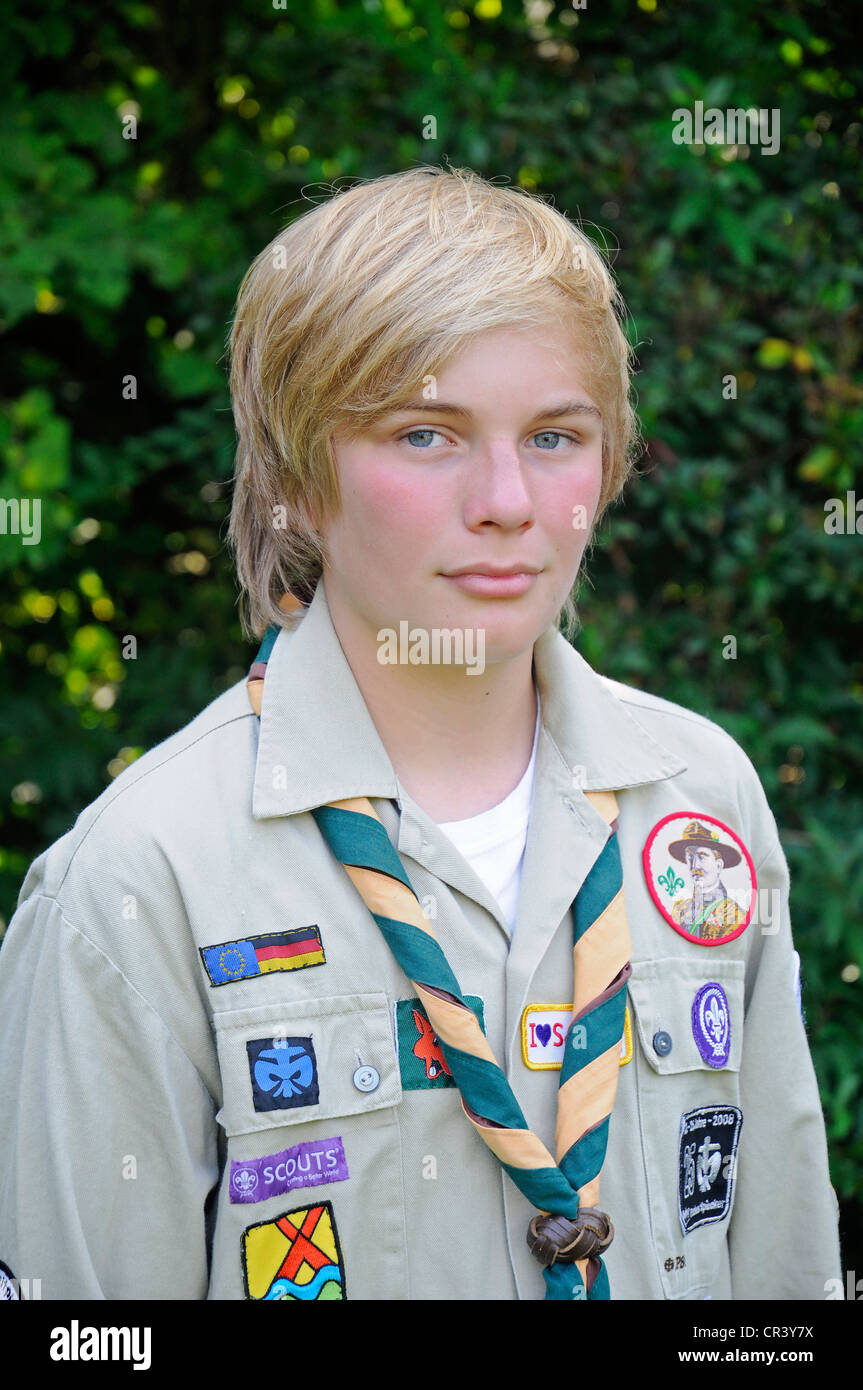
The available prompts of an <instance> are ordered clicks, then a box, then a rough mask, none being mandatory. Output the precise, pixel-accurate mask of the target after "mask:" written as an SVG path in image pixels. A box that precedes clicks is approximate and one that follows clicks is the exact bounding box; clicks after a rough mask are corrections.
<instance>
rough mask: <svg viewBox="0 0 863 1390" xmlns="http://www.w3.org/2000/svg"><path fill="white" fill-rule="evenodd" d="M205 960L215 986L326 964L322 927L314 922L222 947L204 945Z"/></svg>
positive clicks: (202, 951) (250, 937) (225, 943)
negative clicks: (293, 929)
mask: <svg viewBox="0 0 863 1390" xmlns="http://www.w3.org/2000/svg"><path fill="white" fill-rule="evenodd" d="M201 959H202V960H203V962H204V969H205V970H206V972H207V974H208V975H209V977H210V984H211V985H230V984H233V983H234V981H235V980H250V979H251V978H252V977H253V976H254V975H269V974H270V973H271V972H272V971H274V970H304V969H305V968H306V966H309V965H324V964H325V963H326V956H325V955H324V947H323V942H322V941H321V933H320V929H319V928H318V927H317V926H315V925H314V924H313V925H312V926H310V927H299V928H297V929H296V930H295V931H279V932H268V933H267V934H266V935H265V936H245V937H242V938H241V939H240V940H239V941H222V942H221V943H220V944H219V945H218V946H202V947H201Z"/></svg>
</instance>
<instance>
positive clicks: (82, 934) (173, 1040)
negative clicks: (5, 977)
mask: <svg viewBox="0 0 863 1390" xmlns="http://www.w3.org/2000/svg"><path fill="white" fill-rule="evenodd" d="M36 898H44V899H46V901H47V902H49V903H53V904H54V905H55V906H56V907H57V908H58V909H59V912H60V920H61V921H62V922H63V923H64V925H65V926H67V927H68V928H69V931H71V932H74V933H75V935H76V936H79V937H80V938H81V940H82V941H86V943H87V945H88V946H91V947H92V948H93V950H94V951H96V952H98V954H99V955H100V956H101V957H102V959H103V960H105V961H107V963H108V965H109V966H110V967H111V969H112V970H113V971H114V973H115V974H116V975H118V976H119V978H120V979H121V980H122V981H123V983H124V985H127V986H128V988H129V990H130V991H131V992H132V994H134V995H135V997H136V998H137V999H140V1001H141V1003H142V1004H143V1005H144V1006H145V1008H147V1009H148V1010H149V1012H150V1013H152V1014H153V1015H154V1016H155V1017H156V1018H157V1019H158V1020H159V1024H160V1026H161V1027H162V1028H163V1029H164V1031H165V1033H166V1034H167V1036H168V1038H169V1039H170V1041H171V1043H172V1044H173V1046H174V1047H175V1048H176V1049H177V1051H178V1052H179V1053H180V1055H181V1056H182V1057H183V1058H184V1060H185V1061H186V1062H188V1064H189V1066H190V1067H191V1068H192V1071H193V1072H194V1073H195V1075H196V1077H197V1078H198V1081H199V1082H200V1084H201V1088H202V1090H203V1091H204V1093H205V1095H206V1096H207V1098H208V1100H210V1101H211V1102H212V1100H213V1096H212V1095H211V1093H210V1091H209V1089H208V1087H207V1085H206V1084H205V1082H204V1078H203V1077H202V1076H201V1073H200V1071H199V1069H198V1068H197V1067H196V1065H195V1063H194V1062H193V1061H192V1059H191V1057H190V1056H189V1054H188V1052H187V1051H186V1049H185V1048H184V1047H183V1046H182V1045H181V1043H180V1042H179V1040H178V1039H177V1038H176V1037H175V1035H174V1034H173V1033H172V1031H171V1029H170V1028H169V1027H168V1025H167V1023H166V1022H165V1020H164V1019H163V1017H162V1015H161V1014H160V1013H159V1011H158V1009H157V1008H156V1007H155V1005H153V1004H151V1002H150V1000H149V999H148V998H147V997H146V995H144V994H142V993H141V991H140V990H139V989H138V987H137V986H136V985H133V984H132V981H131V980H130V979H129V977H128V975H126V974H124V972H123V971H122V970H121V969H120V967H119V965H118V964H117V963H116V961H114V960H112V959H111V957H110V956H109V955H108V952H107V951H105V950H103V948H102V947H101V946H99V945H97V944H96V942H95V941H93V940H92V939H91V937H89V936H88V935H87V933H86V932H85V931H82V930H81V928H80V927H77V926H76V925H75V923H74V922H73V921H72V920H71V918H70V917H68V916H67V915H66V909H65V908H64V906H63V904H62V903H61V902H60V899H59V898H57V897H55V896H54V894H53V893H41V892H40V893H31V894H30V896H29V897H28V898H27V900H26V901H27V902H32V901H34V900H35V899H36Z"/></svg>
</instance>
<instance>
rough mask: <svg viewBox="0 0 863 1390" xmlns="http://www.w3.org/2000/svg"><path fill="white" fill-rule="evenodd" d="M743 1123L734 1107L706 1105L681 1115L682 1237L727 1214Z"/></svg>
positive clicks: (680, 1183)
mask: <svg viewBox="0 0 863 1390" xmlns="http://www.w3.org/2000/svg"><path fill="white" fill-rule="evenodd" d="M742 1124H743V1111H742V1110H741V1109H740V1108H739V1107H738V1106H736V1105H709V1106H704V1107H703V1108H702V1109H700V1110H689V1111H688V1112H687V1113H686V1114H685V1115H681V1117H680V1162H679V1173H678V1210H679V1214H680V1225H681V1227H682V1229H683V1234H684V1235H688V1234H689V1232H690V1231H694V1230H695V1228H696V1226H706V1225H707V1224H708V1222H710V1221H722V1220H724V1218H725V1217H726V1216H727V1215H728V1213H729V1211H730V1209H731V1196H732V1192H733V1190H734V1178H735V1169H736V1167H737V1145H738V1143H739V1142H740V1127H741V1125H742Z"/></svg>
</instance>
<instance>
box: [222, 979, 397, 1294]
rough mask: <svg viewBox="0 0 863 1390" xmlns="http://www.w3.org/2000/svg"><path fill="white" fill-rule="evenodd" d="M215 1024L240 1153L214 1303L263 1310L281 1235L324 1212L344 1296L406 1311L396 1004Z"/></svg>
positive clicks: (234, 1148) (279, 1011) (313, 1003)
mask: <svg viewBox="0 0 863 1390" xmlns="http://www.w3.org/2000/svg"><path fill="white" fill-rule="evenodd" d="M213 1022H214V1028H215V1033H216V1044H217V1048H218V1056H219V1067H220V1070H221V1075H222V1087H223V1094H222V1107H221V1109H220V1110H219V1112H218V1114H217V1116H216V1118H217V1120H218V1122H219V1124H221V1125H222V1127H223V1129H224V1130H225V1134H226V1135H227V1140H228V1143H227V1161H226V1164H225V1171H224V1174H223V1179H222V1185H221V1193H220V1217H219V1225H220V1227H221V1228H222V1229H221V1231H220V1232H218V1233H217V1240H216V1247H215V1248H216V1251H217V1252H218V1253H219V1254H220V1256H223V1258H224V1259H225V1260H226V1261H227V1264H228V1266H229V1268H228V1270H227V1283H225V1282H224V1280H222V1279H221V1278H220V1279H219V1280H218V1281H217V1284H218V1288H219V1290H221V1292H216V1293H215V1295H213V1294H211V1296H216V1297H238V1296H239V1297H243V1296H244V1295H245V1296H246V1297H256V1298H260V1297H265V1296H266V1294H265V1293H264V1292H262V1291H261V1290H262V1289H264V1287H265V1285H266V1284H267V1281H268V1279H269V1275H270V1271H269V1270H268V1268H266V1267H265V1266H266V1261H267V1259H268V1258H269V1252H270V1247H271V1245H272V1247H273V1249H275V1248H276V1247H277V1245H278V1240H279V1236H278V1231H276V1233H275V1235H274V1236H273V1237H272V1240H270V1238H269V1237H268V1235H267V1231H268V1229H269V1225H270V1223H275V1222H277V1221H278V1220H281V1219H282V1218H285V1217H286V1216H288V1217H289V1216H290V1214H291V1213H295V1212H298V1211H303V1210H304V1209H306V1208H309V1207H310V1206H314V1207H315V1208H316V1207H317V1206H319V1205H320V1204H322V1203H323V1204H325V1208H326V1210H325V1214H324V1226H325V1228H326V1231H327V1237H326V1240H325V1241H324V1247H325V1248H326V1250H328V1251H329V1252H330V1256H331V1258H333V1251H334V1252H335V1255H336V1256H337V1257H338V1262H339V1267H340V1281H339V1282H340V1288H341V1294H340V1296H342V1297H344V1296H347V1297H348V1298H387V1299H400V1298H404V1297H405V1288H406V1285H407V1267H406V1251H405V1242H404V1227H405V1212H404V1181H403V1174H402V1168H401V1158H400V1154H401V1144H400V1131H399V1117H398V1104H399V1102H400V1101H401V1098H402V1086H401V1078H400V1074H399V1068H398V1058H397V1055H396V1051H395V1044H394V1039H393V1034H392V1027H391V1023H390V1004H389V1002H388V999H387V996H386V995H385V994H383V993H375V994H343V995H333V996H330V997H328V998H318V999H302V1000H293V1001H291V1002H289V1003H268V1004H261V1005H257V1006H252V1007H247V1008H242V1009H233V1010H227V1011H222V1012H219V1013H217V1014H216V1015H215V1017H214V1020H213ZM288 1229H289V1228H288ZM322 1229H324V1228H323V1227H322ZM238 1235H239V1237H240V1252H239V1253H240V1262H239V1264H237V1255H236V1253H234V1252H236V1250H237V1236H238ZM308 1272H309V1270H308V1268H306V1269H305V1270H304V1273H308ZM240 1276H242V1284H241V1283H240ZM300 1277H303V1275H301V1276H300ZM327 1287H328V1286H327V1285H322V1288H324V1289H326V1288H327ZM271 1296H274V1295H271ZM302 1296H303V1297H305V1296H306V1294H305V1293H304V1294H303V1295H302ZM324 1296H326V1297H329V1296H332V1290H329V1292H328V1293H326V1294H325V1295H324Z"/></svg>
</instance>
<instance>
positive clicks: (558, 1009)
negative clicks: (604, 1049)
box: [521, 1004, 632, 1071]
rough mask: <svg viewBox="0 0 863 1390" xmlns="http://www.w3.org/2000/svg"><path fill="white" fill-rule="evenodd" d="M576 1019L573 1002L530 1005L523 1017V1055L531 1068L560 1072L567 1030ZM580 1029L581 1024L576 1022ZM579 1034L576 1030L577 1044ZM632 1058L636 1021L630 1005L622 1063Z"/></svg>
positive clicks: (625, 1023) (575, 1042)
mask: <svg viewBox="0 0 863 1390" xmlns="http://www.w3.org/2000/svg"><path fill="white" fill-rule="evenodd" d="M571 1018H572V1005H571V1004H528V1006H527V1008H526V1009H525V1010H524V1013H523V1014H522V1016H521V1057H522V1061H523V1062H524V1065H525V1066H526V1067H529V1068H530V1070H531V1071H560V1066H561V1062H562V1061H563V1054H564V1049H565V1047H566V1033H567V1029H568V1028H569V1023H570V1019H571ZM575 1027H576V1029H577V1028H578V1024H576V1025H575ZM577 1041H578V1034H577V1032H575V1031H574V1032H573V1043H574V1044H577ZM631 1061H632V1022H631V1019H630V1016H629V1005H628V1004H627V1006H626V1013H625V1014H624V1016H623V1036H622V1038H621V1039H620V1065H621V1066H622V1067H624V1066H626V1063H627V1062H631Z"/></svg>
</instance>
